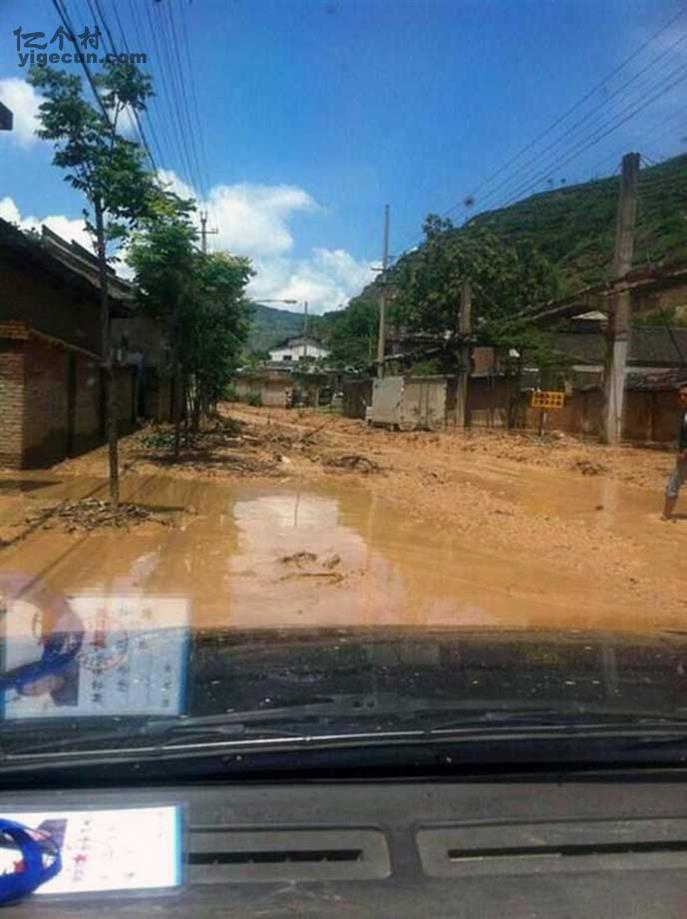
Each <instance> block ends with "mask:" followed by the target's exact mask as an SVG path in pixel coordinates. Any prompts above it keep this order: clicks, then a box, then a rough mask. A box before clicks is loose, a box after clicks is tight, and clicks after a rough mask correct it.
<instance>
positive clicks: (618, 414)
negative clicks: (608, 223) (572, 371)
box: [603, 153, 640, 444]
mask: <svg viewBox="0 0 687 919" xmlns="http://www.w3.org/2000/svg"><path fill="white" fill-rule="evenodd" d="M639 159H640V156H639V153H626V154H625V156H624V157H623V166H622V176H621V179H620V199H619V201H618V217H617V221H616V228H615V251H614V253H613V266H612V270H611V276H612V279H613V280H618V279H621V278H624V277H625V275H626V274H627V273H628V271H630V269H631V268H632V256H633V254H634V243H635V217H636V213H637V185H638V181H639ZM630 312H631V302H630V292H629V290H622V289H616V290H614V291H613V292H612V293H611V295H610V297H609V301H608V329H607V332H606V336H607V337H606V362H605V367H604V419H603V421H604V429H603V440H604V442H605V443H607V444H618V443H620V439H621V437H622V433H623V408H624V404H625V368H626V366H627V357H628V352H629V350H630V331H631V328H630Z"/></svg>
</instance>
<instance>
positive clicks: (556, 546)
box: [0, 406, 687, 630]
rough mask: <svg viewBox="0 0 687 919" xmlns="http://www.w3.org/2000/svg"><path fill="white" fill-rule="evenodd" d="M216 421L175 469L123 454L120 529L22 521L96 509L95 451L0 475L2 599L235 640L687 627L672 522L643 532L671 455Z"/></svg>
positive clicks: (162, 447)
mask: <svg viewBox="0 0 687 919" xmlns="http://www.w3.org/2000/svg"><path fill="white" fill-rule="evenodd" d="M223 414H224V419H223V421H222V422H221V424H219V425H216V426H215V427H214V429H213V430H210V431H208V432H206V433H205V434H204V435H203V436H202V437H201V438H199V439H198V440H196V442H194V443H193V444H192V445H190V446H189V447H187V448H185V450H184V452H183V454H182V457H181V461H180V462H179V463H173V462H171V460H170V455H169V447H168V442H167V440H166V438H167V437H168V435H167V433H166V432H164V431H151V430H150V429H147V430H145V431H142V432H138V433H137V434H135V435H132V436H131V437H129V438H125V439H124V440H123V441H122V451H121V452H122V462H123V466H124V468H125V474H124V494H123V497H124V499H125V500H126V501H131V502H132V503H135V504H137V505H142V506H143V507H145V508H146V510H147V511H148V516H147V517H146V518H145V519H141V520H136V521H134V522H133V523H132V525H131V527H130V528H127V527H122V528H117V527H111V526H110V527H108V526H93V527H91V528H84V527H79V526H76V525H71V526H67V525H66V523H65V521H64V520H62V521H61V520H59V519H58V518H56V517H55V516H51V515H50V514H49V513H48V514H47V515H45V514H43V516H41V515H40V514H39V513H37V512H39V511H40V512H44V511H45V510H46V509H48V510H50V509H51V508H53V509H54V508H57V507H59V506H64V504H65V502H74V501H77V500H78V499H80V498H84V497H90V498H94V497H95V498H98V497H104V496H105V494H106V483H105V478H104V473H105V454H104V451H102V450H98V451H94V452H93V453H91V454H88V455H86V456H84V457H80V458H78V459H75V460H70V461H67V462H66V463H63V464H61V466H59V467H55V468H54V469H53V470H50V471H49V472H41V473H30V474H29V473H22V474H18V473H9V472H7V473H2V474H0V538H2V539H3V543H2V546H1V547H0V575H3V574H4V576H5V578H6V579H7V578H8V577H10V578H11V577H14V578H15V579H16V583H18V584H19V583H20V584H21V585H22V586H21V588H20V589H19V590H18V591H17V593H18V596H17V598H16V602H26V603H33V604H35V605H40V603H41V597H42V596H47V595H53V596H54V595H56V594H58V595H60V596H66V597H70V598H79V599H78V603H80V604H83V603H84V602H85V600H86V598H91V601H92V602H93V603H95V604H96V605H101V606H106V607H107V608H108V609H109V610H111V611H116V608H117V605H118V604H120V605H121V604H131V603H139V604H147V606H148V607H149V608H150V609H151V610H152V612H151V613H150V615H154V616H155V618H156V621H157V620H164V618H165V616H167V615H169V616H175V615H177V613H178V611H179V609H181V608H183V609H185V610H187V611H188V613H189V614H190V616H191V619H192V621H193V622H194V624H196V625H198V626H214V625H225V626H235V627H237V628H245V627H260V626H265V627H282V626H284V627H305V626H314V625H315V626H317V625H319V626H329V625H376V624H407V625H415V626H420V625H430V626H432V625H436V626H446V625H457V626H460V625H470V626H485V627H499V626H511V627H527V626H529V627H532V626H536V627H544V628H547V627H552V628H555V627H559V626H560V627H579V628H581V629H590V628H592V629H593V628H600V629H639V630H653V629H659V628H669V629H681V628H684V625H685V622H687V574H686V573H685V566H683V565H682V564H681V551H682V549H683V547H686V546H687V519H685V520H682V519H678V520H676V521H675V522H674V523H669V524H666V523H662V522H661V521H660V520H659V519H658V509H659V506H660V500H661V488H662V483H663V479H664V476H665V474H666V473H667V471H668V470H669V468H670V464H671V456H670V455H669V454H666V453H658V452H652V451H640V450H632V449H626V448H621V449H618V450H610V449H607V448H601V447H599V446H597V445H594V444H584V443H581V442H579V441H576V440H574V439H572V438H551V439H549V440H546V441H545V442H544V443H540V442H539V441H537V440H536V439H534V438H528V437H517V436H516V437H508V436H506V435H500V434H497V435H489V434H475V435H469V436H465V435H459V434H429V433H428V434H421V433H418V434H392V433H389V432H385V431H377V430H368V429H367V428H365V426H364V425H363V424H361V423H358V422H355V421H350V420H348V419H340V418H334V417H327V416H323V415H322V414H317V413H314V412H303V413H296V412H285V411H284V412H280V411H274V410H272V411H270V410H266V409H262V410H261V409H249V408H245V407H241V408H240V409H239V408H237V407H234V406H231V407H226V408H225V409H224V410H223ZM686 499H687V496H686ZM67 522H68V521H67ZM155 610H157V612H155Z"/></svg>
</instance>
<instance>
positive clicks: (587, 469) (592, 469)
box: [572, 459, 607, 475]
mask: <svg viewBox="0 0 687 919" xmlns="http://www.w3.org/2000/svg"><path fill="white" fill-rule="evenodd" d="M572 468H573V469H576V470H577V471H578V472H581V473H582V475H601V474H602V473H604V472H606V471H607V469H606V466H604V464H603V463H594V462H592V461H591V460H588V459H577V460H575V462H574V463H573V464H572Z"/></svg>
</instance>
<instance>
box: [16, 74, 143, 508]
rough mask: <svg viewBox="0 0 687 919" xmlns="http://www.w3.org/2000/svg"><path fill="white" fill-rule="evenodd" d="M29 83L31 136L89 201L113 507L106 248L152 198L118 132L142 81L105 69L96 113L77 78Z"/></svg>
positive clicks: (139, 99)
mask: <svg viewBox="0 0 687 919" xmlns="http://www.w3.org/2000/svg"><path fill="white" fill-rule="evenodd" d="M29 82H30V83H31V84H32V85H33V86H34V87H35V88H36V89H38V90H39V91H40V92H41V93H42V95H43V102H42V103H41V105H40V107H39V115H38V118H39V121H40V125H41V126H40V128H39V130H38V132H37V133H38V135H39V137H42V138H43V139H44V140H50V141H52V142H53V144H54V145H55V152H54V154H53V164H54V165H55V166H59V167H60V168H61V169H64V170H65V173H66V174H65V181H67V182H68V183H69V184H70V185H71V186H72V187H73V188H75V189H77V190H78V191H80V192H82V193H83V194H84V195H85V197H86V198H87V200H88V202H89V208H87V209H85V210H84V217H85V220H86V226H87V228H88V229H89V230H90V231H91V232H92V233H93V235H94V236H95V240H96V251H97V256H98V270H99V285H100V310H101V354H102V362H103V370H104V378H105V386H106V428H107V440H108V448H109V467H110V499H111V501H112V504H113V505H114V506H115V507H116V506H117V504H118V503H119V463H118V457H117V411H116V403H115V391H114V379H113V365H112V346H111V335H110V308H109V297H108V287H107V244H108V241H112V240H116V241H118V242H120V243H121V241H122V239H123V237H124V236H125V235H126V233H127V232H128V230H130V229H131V227H132V226H134V225H135V224H136V222H137V221H138V220H139V219H140V217H141V216H142V215H144V214H145V213H146V212H147V210H148V208H149V205H150V201H151V199H152V198H153V197H154V194H155V190H154V184H153V177H152V176H151V175H150V173H149V172H147V171H146V169H145V167H144V162H143V159H144V157H143V151H142V150H141V148H140V146H139V145H138V144H136V143H132V142H131V141H129V140H126V139H125V138H124V137H122V136H121V135H120V134H119V133H118V130H117V129H118V124H119V121H120V118H121V116H122V114H123V113H124V112H125V111H127V110H128V111H142V110H143V109H144V108H145V106H146V101H147V99H148V98H149V97H150V96H151V95H152V87H151V83H150V79H149V78H148V77H146V76H144V75H143V74H141V72H140V71H139V70H138V69H137V68H136V67H135V66H134V65H132V64H113V65H106V67H105V69H104V70H103V71H102V72H101V73H99V74H97V75H96V76H95V78H94V82H95V85H96V89H97V91H98V94H99V96H100V98H101V100H102V102H103V109H104V110H103V109H101V108H100V107H96V106H95V105H93V104H91V102H89V101H88V99H86V97H85V95H84V88H83V85H82V82H81V79H80V77H78V76H76V75H73V74H68V73H66V72H64V71H58V70H55V69H53V68H51V67H35V68H33V69H32V70H31V72H30V74H29Z"/></svg>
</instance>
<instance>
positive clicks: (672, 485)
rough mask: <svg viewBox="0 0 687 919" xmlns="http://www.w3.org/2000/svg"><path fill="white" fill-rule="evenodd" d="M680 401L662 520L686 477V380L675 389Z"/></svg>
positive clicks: (670, 511) (670, 512) (668, 517)
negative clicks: (674, 446) (672, 459)
mask: <svg viewBox="0 0 687 919" xmlns="http://www.w3.org/2000/svg"><path fill="white" fill-rule="evenodd" d="M677 397H678V401H679V403H680V430H679V433H678V448H677V451H678V452H677V457H676V459H675V469H674V470H673V472H672V473H671V475H670V478H669V479H668V485H667V487H666V499H665V504H664V505H663V515H662V516H663V520H671V519H672V517H673V511H674V509H675V504H676V503H677V497H678V494H679V493H680V488H681V486H682V484H683V483H684V481H685V479H687V382H685V383H680V386H679V387H678V391H677Z"/></svg>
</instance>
